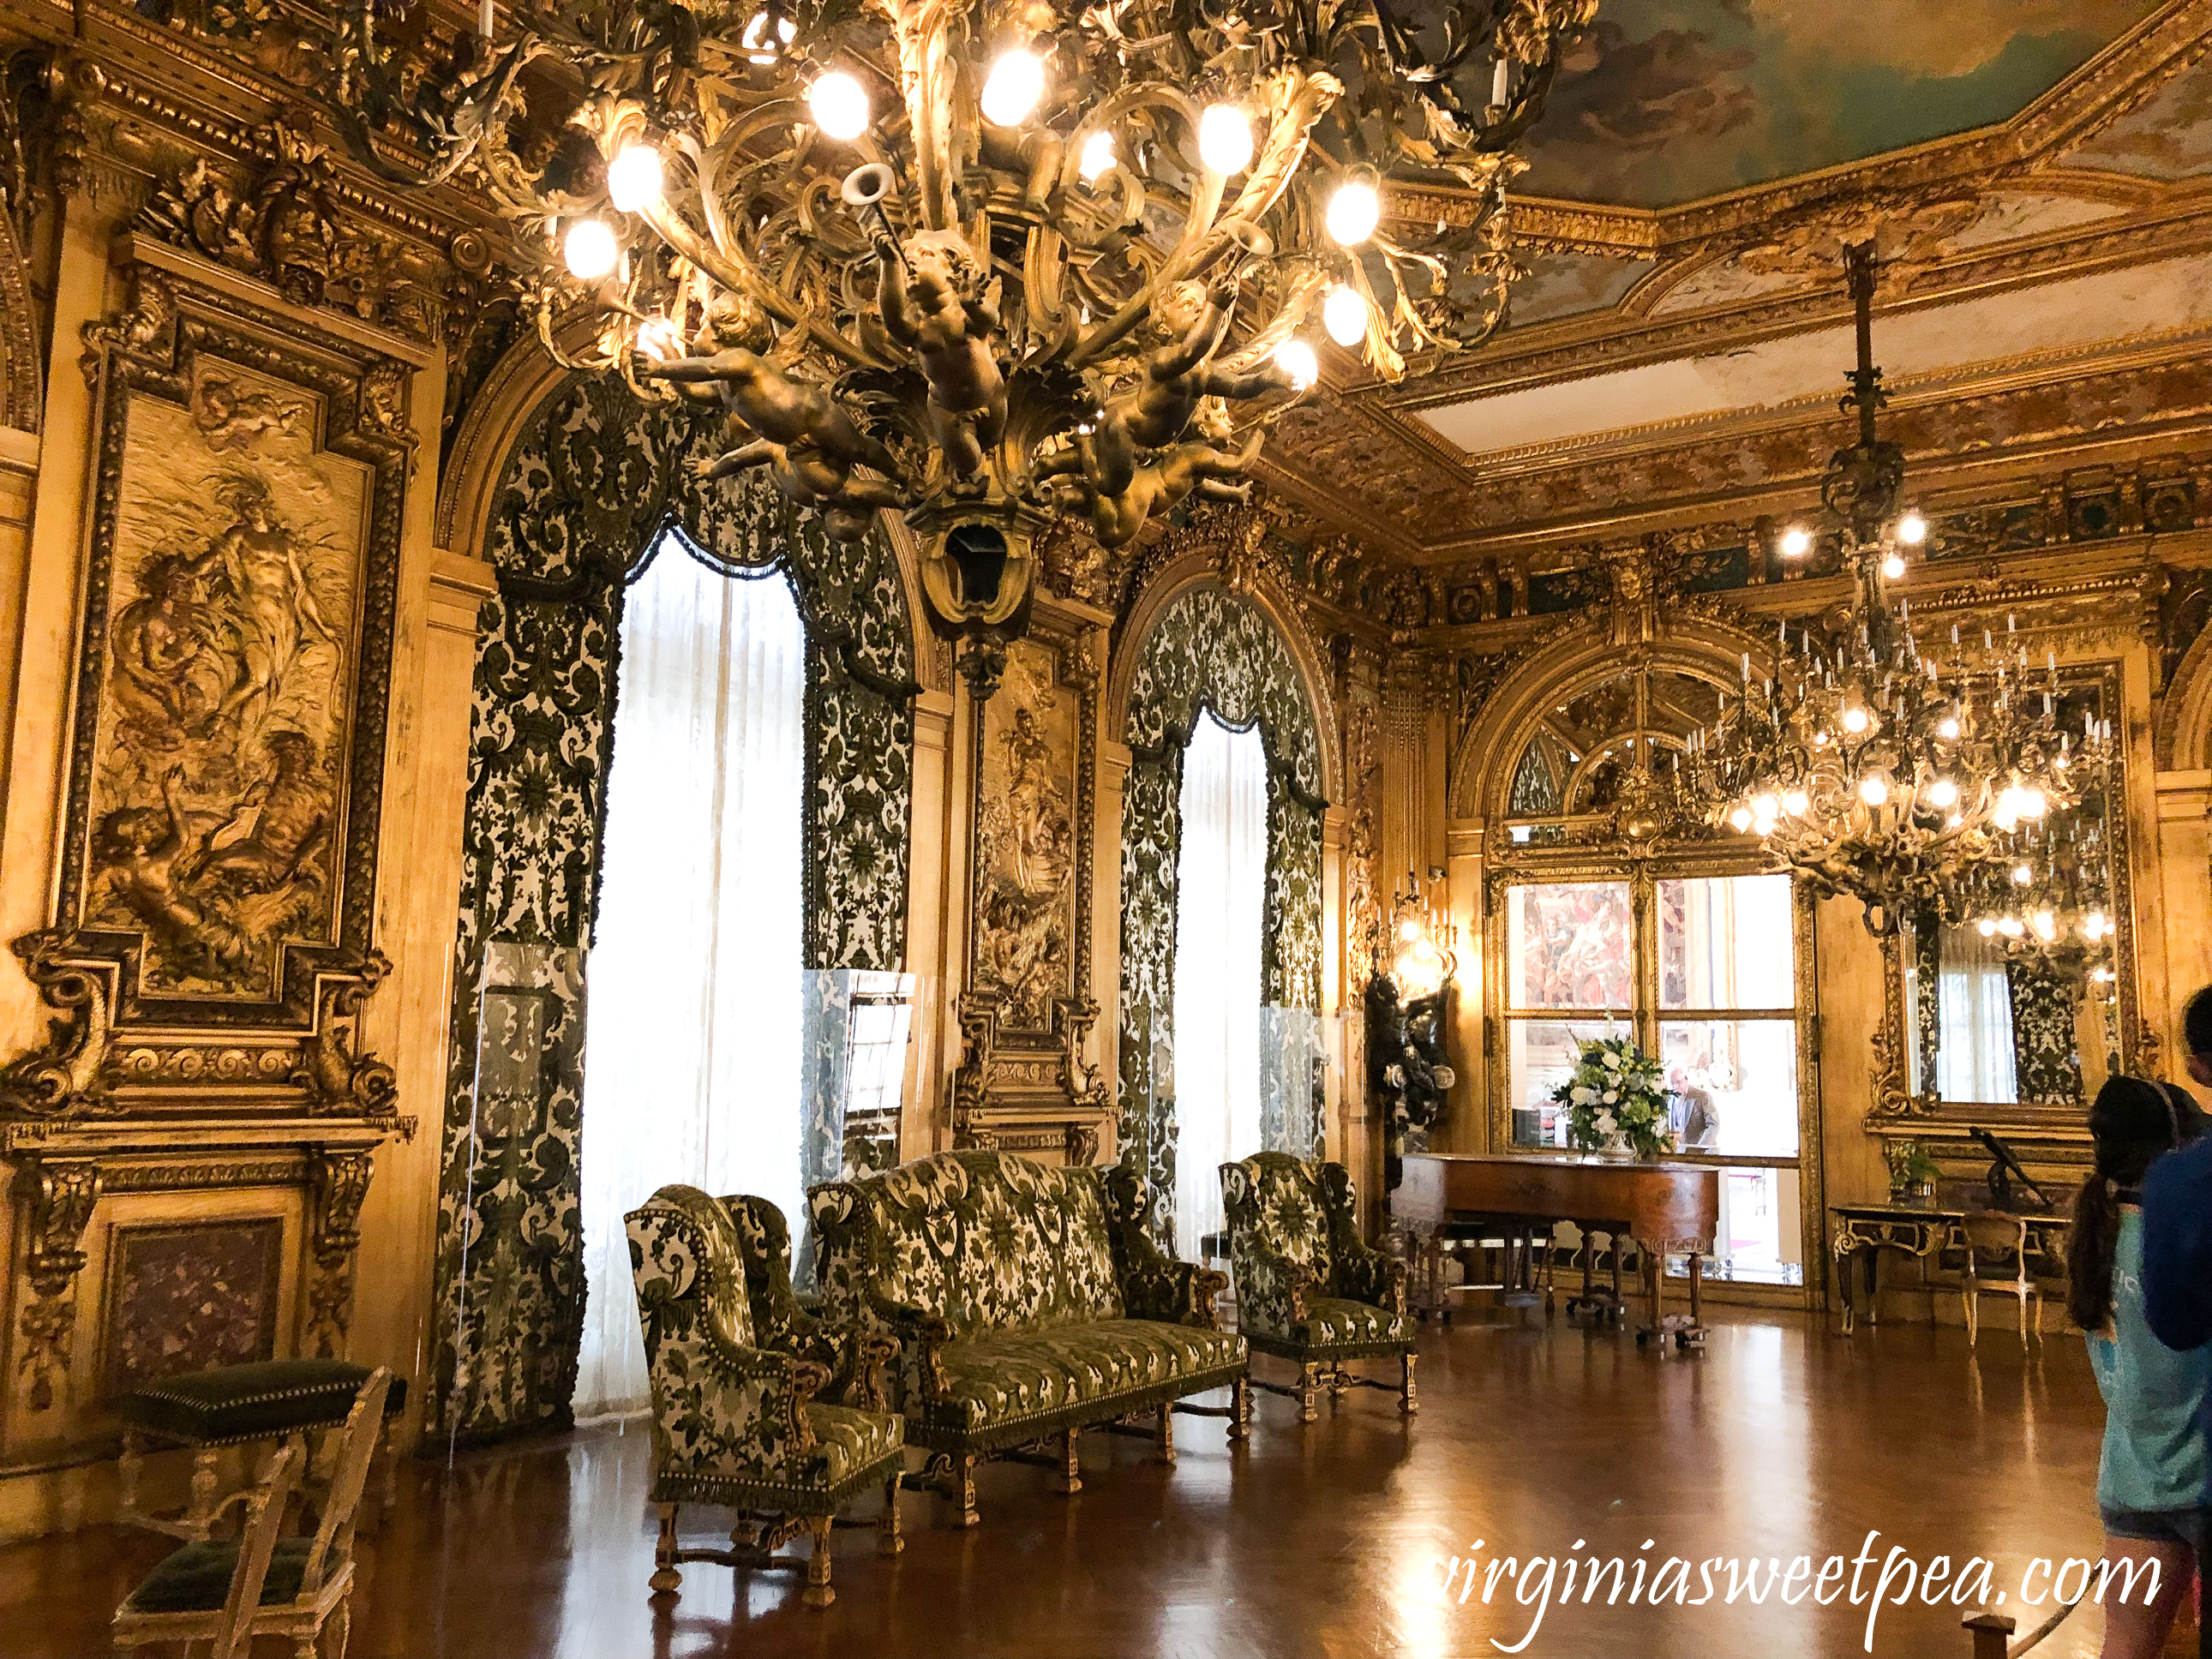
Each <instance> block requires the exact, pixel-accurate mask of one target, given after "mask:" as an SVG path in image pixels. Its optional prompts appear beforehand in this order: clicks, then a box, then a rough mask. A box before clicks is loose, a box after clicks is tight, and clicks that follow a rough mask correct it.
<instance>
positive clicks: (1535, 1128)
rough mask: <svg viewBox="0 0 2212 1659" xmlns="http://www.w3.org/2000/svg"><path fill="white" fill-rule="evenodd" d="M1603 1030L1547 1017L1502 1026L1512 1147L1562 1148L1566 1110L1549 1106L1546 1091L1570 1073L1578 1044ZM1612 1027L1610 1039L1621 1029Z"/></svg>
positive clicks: (1599, 1023) (1599, 1022) (1601, 1026)
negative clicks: (1511, 1121) (1510, 1111)
mask: <svg viewBox="0 0 2212 1659" xmlns="http://www.w3.org/2000/svg"><path fill="white" fill-rule="evenodd" d="M1606 1029H1607V1028H1606V1024H1605V1022H1604V1021H1603V1020H1591V1021H1588V1022H1583V1021H1577V1022H1576V1023H1575V1024H1571V1025H1570V1024H1559V1023H1557V1022H1555V1021H1553V1020H1548V1019H1509V1020H1507V1021H1506V1022H1505V1065H1506V1083H1505V1087H1506V1098H1507V1099H1508V1100H1509V1101H1510V1102H1511V1103H1512V1104H1513V1144H1514V1145H1515V1146H1565V1145H1566V1144H1567V1117H1566V1111H1565V1108H1563V1107H1560V1106H1558V1105H1555V1104H1554V1103H1553V1100H1552V1091H1553V1090H1554V1089H1556V1088H1558V1087H1559V1085H1561V1084H1562V1083H1565V1081H1566V1080H1567V1079H1568V1077H1569V1076H1570V1075H1571V1074H1572V1073H1573V1071H1574V1069H1575V1062H1576V1061H1577V1060H1579V1059H1580V1058H1581V1057H1582V1048H1581V1045H1582V1044H1583V1043H1585V1042H1595V1041H1596V1040H1597V1039H1598V1038H1599V1037H1601V1036H1605V1035H1606ZM1626 1030H1627V1028H1626V1026H1615V1027H1613V1032H1614V1034H1615V1035H1616V1036H1619V1035H1622V1034H1625V1033H1626Z"/></svg>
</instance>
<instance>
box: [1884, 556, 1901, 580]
mask: <svg viewBox="0 0 2212 1659" xmlns="http://www.w3.org/2000/svg"><path fill="white" fill-rule="evenodd" d="M1881 574H1883V575H1885V576H1887V577H1888V578H1889V580H1892V581H1895V580H1897V579H1898V578H1899V576H1902V575H1903V574H1905V556H1904V555H1903V554H1900V553H1893V554H1891V555H1890V556H1888V557H1887V558H1886V559H1884V560H1883V561H1882V562H1881Z"/></svg>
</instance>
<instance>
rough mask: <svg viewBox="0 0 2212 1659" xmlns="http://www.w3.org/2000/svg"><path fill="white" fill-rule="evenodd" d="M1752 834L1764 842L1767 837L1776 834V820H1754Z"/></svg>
mask: <svg viewBox="0 0 2212 1659" xmlns="http://www.w3.org/2000/svg"><path fill="white" fill-rule="evenodd" d="M1751 833H1752V834H1753V835H1754V836H1759V838H1760V839H1762V840H1764V839H1765V837H1766V836H1771V835H1772V834H1773V833H1774V820H1773V819H1772V818H1753V820H1752V821H1751Z"/></svg>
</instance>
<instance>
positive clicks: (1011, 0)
mask: <svg viewBox="0 0 2212 1659" xmlns="http://www.w3.org/2000/svg"><path fill="white" fill-rule="evenodd" d="M1595 10H1596V0H1449V3H1443V4H1438V5H1435V6H1431V7H1425V8H1421V9H1419V10H1417V11H1414V12H1412V13H1406V12H1401V10H1400V9H1398V8H1397V7H1395V6H1394V5H1393V4H1392V3H1391V0H1323V3H1320V4H1313V5H1307V4H1299V5H1289V4H1282V3H1279V0H1243V3H1232V4H1227V5H1218V4H1200V3H1197V0H1107V3H1104V4H1094V3H1088V0H1084V3H1078V0H866V3H859V4H848V3H829V0H765V3H764V4H763V3H757V0H740V3H738V5H736V6H734V7H732V6H729V5H726V4H723V3H720V0H716V3H708V0H688V3H683V0H679V3H667V0H613V3H603V0H545V3H542V4H540V3H521V4H516V5H513V6H511V7H510V6H505V5H499V6H495V4H494V0H482V10H481V14H480V15H479V18H478V28H477V35H476V36H475V37H473V38H471V37H467V36H463V37H460V38H459V39H450V40H449V39H445V38H442V37H441V36H439V35H438V34H437V33H436V32H435V29H432V28H429V27H426V26H427V23H428V18H427V14H426V12H425V11H424V10H423V9H420V8H417V9H415V11H414V13H413V15H409V10H408V9H407V8H406V7H404V6H401V7H398V8H395V7H392V6H391V5H389V4H387V3H386V0H341V3H340V4H339V6H338V7H337V22H336V24H335V26H334V28H335V33H336V40H335V42H334V46H335V52H334V59H335V61H336V62H337V64H338V68H337V71H336V73H335V75H334V77H333V79H332V81H331V84H329V85H328V86H326V87H325V88H324V95H325V101H326V103H327V104H328V105H329V106H330V107H331V112H332V114H333V117H334V118H335V119H336V120H337V123H338V125H339V126H340V129H341V131H342V132H343V135H344V137H345V138H346V141H347V143H348V146H349V149H350V150H351V151H352V153H353V154H354V155H356V157H357V158H358V159H359V160H360V161H362V162H363V164H364V165H367V166H368V167H372V168H373V169H374V170H375V171H376V172H377V173H379V174H380V176H382V177H385V178H386V179H394V180H396V181H398V182H402V183H411V184H432V183H441V182H444V181H447V180H449V179H450V180H454V181H456V182H459V183H461V184H465V185H467V184H473V185H477V186H478V187H480V188H481V189H482V190H483V191H484V192H486V193H487V194H488V195H489V197H490V198H491V200H492V201H493V202H494V204H495V205H496V206H497V207H498V209H499V210H500V211H501V213H502V214H503V215H504V216H506V217H507V220H508V221H509V222H511V224H512V226H513V257H514V258H515V259H516V260H517V261H518V262H519V264H520V265H521V266H522V267H523V268H525V269H529V270H532V272H533V275H532V280H533V282H534V283H535V284H536V286H537V288H538V295H539V316H540V320H541V324H542V325H543V326H542V329H541V331H542V332H543V334H544V337H545V339H546V342H547V343H548V345H549V347H550V348H553V349H555V350H556V355H562V361H563V362H569V363H570V364H571V366H577V367H593V368H601V369H605V370H608V371H611V372H615V373H619V374H623V376H624V377H625V378H627V379H629V380H630V382H631V384H632V385H633V386H635V387H637V388H638V389H639V390H640V392H641V394H642V395H645V396H647V397H657V398H667V397H670V396H682V397H687V398H695V399H697V400H700V401H702V402H707V403H709V404H712V405H713V406H714V410H716V412H718V413H726V415H727V416H729V420H728V423H727V424H728V443H727V447H726V453H724V454H723V455H722V457H721V458H720V460H719V461H716V462H714V463H713V465H712V469H711V471H712V474H713V476H714V477H727V476H732V475H734V474H736V473H738V472H740V471H744V470H746V469H749V468H753V467H761V468H764V469H766V471H767V472H768V474H769V476H770V477H772V478H773V479H774V480H775V483H776V484H777V485H778V486H779V487H780V488H781V489H782V490H783V492H784V493H785V494H786V495H787V496H789V497H790V498H791V499H793V501H796V502H798V503H799V505H800V506H801V507H803V508H805V509H806V510H808V511H810V512H811V513H814V514H816V515H817V516H818V518H819V519H820V520H821V522H822V523H823V526H824V528H825V529H826V530H827V531H828V532H829V533H830V534H832V535H834V536H839V537H844V538H857V537H859V536H861V535H864V534H866V532H867V530H868V528H869V526H870V525H871V524H872V522H873V520H874V517H875V514H876V513H877V511H878V509H879V508H883V507H896V508H899V509H901V510H902V511H903V512H904V513H906V515H907V519H908V523H909V524H911V525H912V526H914V527H915V529H916V531H917V532H919V533H921V535H922V536H923V538H924V539H925V544H926V551H927V556H928V558H929V560H930V562H931V564H932V566H933V577H932V580H930V582H929V583H928V586H929V591H930V594H931V599H932V604H933V609H934V610H936V611H937V612H938V613H939V621H940V622H941V623H944V624H945V625H947V626H948V627H951V628H955V629H960V630H962V631H965V632H968V633H969V634H970V635H981V634H983V633H985V632H987V631H994V635H993V636H994V637H1003V635H1005V634H1006V633H1008V632H1012V631H1015V630H1018V629H1019V627H1020V626H1021V625H1022V622H1023V613H1024V611H1025V609H1026V599H1027V592H1028V589H1027V581H1028V579H1029V568H1030V559H1029V547H1030V541H1031V539H1032V538H1033V537H1034V535H1035V533H1036V531H1037V530H1038V529H1039V528H1041V527H1042V525H1043V524H1044V523H1045V522H1046V521H1048V520H1049V519H1050V518H1051V517H1052V516H1053V515H1054V513H1062V512H1064V513H1069V514H1072V515H1073V516H1075V517H1077V518H1079V519H1080V520H1084V521H1085V522H1087V524H1088V525H1089V526H1090V528H1091V532H1093V534H1094V535H1095V536H1096V537H1097V539H1098V540H1099V541H1100V542H1101V543H1103V544H1105V545H1107V546H1109V547H1118V546H1121V545H1123V544H1127V543H1128V542H1129V541H1131V540H1132V539H1133V538H1134V537H1135V536H1136V535H1137V534H1138V533H1139V531H1140V530H1141V529H1142V528H1143V526H1145V524H1146V522H1147V521H1148V520H1152V519H1154V518H1157V517H1158V516H1160V515H1162V514H1163V513H1166V512H1167V511H1168V510H1170V508H1173V507H1176V506H1177V505H1178V504H1179V503H1182V502H1183V501H1206V500H1216V501H1218V500H1224V499H1242V497H1243V493H1244V492H1245V490H1246V489H1247V488H1248V487H1249V486H1247V485H1246V484H1245V483H1243V474H1244V471H1245V469H1246V468H1247V466H1248V465H1249V463H1250V462H1251V461H1252V460H1253V459H1254V458H1255V455H1256V454H1257V453H1258V450H1259V447H1260V443H1261V437H1262V436H1263V435H1264V429H1265V428H1266V427H1267V424H1268V423H1270V422H1272V421H1273V419H1275V418H1276V417H1277V416H1279V415H1280V414H1281V412H1282V410H1283V409H1284V408H1285V407H1286V406H1287V404H1288V403H1289V402H1290V401H1291V400H1292V399H1293V398H1296V397H1297V396H1298V395H1299V394H1301V393H1303V392H1304V390H1305V389H1306V388H1307V387H1309V386H1311V385H1312V383H1313V382H1314V380H1315V379H1316V375H1317V373H1318V367H1317V363H1316V356H1315V350H1314V338H1313V337H1311V332H1310V331H1309V330H1308V327H1307V325H1308V323H1309V320H1310V319H1312V318H1314V317H1315V316H1316V314H1317V315H1318V318H1319V320H1320V322H1321V324H1322V329H1323V330H1325V331H1326V332H1327V334H1328V337H1330V338H1332V339H1334V341H1336V342H1337V343H1339V344H1340V345H1343V346H1345V347H1346V348H1357V349H1358V350H1359V351H1360V352H1361V354H1362V355H1363V356H1364V359H1365V361H1366V362H1367V364H1368V365H1369V367H1370V368H1371V369H1372V370H1373V371H1374V372H1376V374H1380V375H1382V376H1383V377H1385V378H1394V379H1395V378H1396V377H1397V376H1398V375H1400V374H1402V373H1403V372H1404V370H1405V368H1406V366H1407V355H1408V354H1409V353H1419V354H1426V355H1431V356H1432V355H1433V354H1436V353H1439V352H1449V351H1451V350H1455V349H1460V348H1462V347H1463V346H1466V345H1468V344H1471V343H1475V342H1477V341H1480V340H1481V339H1483V338H1485V337H1487V336H1488V335H1489V333H1490V332H1491V331H1493V330H1494V329H1495V328H1496V327H1497V326H1498V323H1499V322H1500V320H1501V319H1502V318H1503V315H1504V302H1505V291H1506V283H1507V281H1508V279H1509V278H1510V276H1513V275H1515V274H1516V267H1515V266H1514V264H1513V263H1512V261H1511V259H1510V257H1509V256H1508V254H1507V252H1506V247H1505V240H1504V218H1503V209H1504V204H1505V196H1504V189H1505V185H1506V182H1507V180H1508V179H1510V177H1512V176H1513V174H1514V173H1516V172H1517V171H1518V170H1519V168H1520V167H1521V165H1522V164H1521V162H1520V161H1519V160H1518V159H1517V158H1516V156H1514V155H1512V154H1511V149H1512V146H1513V145H1514V144H1515V143H1516V142H1517V141H1518V140H1519V138H1520V137H1522V134H1523V133H1524V132H1525V131H1527V129H1528V126H1529V125H1530V124H1531V123H1532V122H1533V121H1534V119H1535V118H1536V117H1537V115H1538V114H1539V112H1541V109H1542V107H1543V105H1544V100H1545V97H1546V94H1547V91H1548V90H1549V88H1550V87H1551V84H1552V81H1553V75H1554V73H1555V71H1556V70H1557V68H1558V65H1559V60H1560V58H1561V55H1562V54H1563V52H1565V50H1566V49H1567V48H1568V47H1569V46H1571V45H1573V44H1574V43H1575V42H1576V41H1577V40H1578V39H1579V38H1580V37H1581V35H1582V34H1583V32H1584V30H1585V29H1586V27H1588V25H1589V22H1590V21H1591V19H1592V17H1593V16H1594V15H1595ZM410 153H411V155H412V157H413V158H414V159H413V160H412V161H410V162H409V163H407V164H403V163H402V162H401V161H400V159H399V158H400V157H402V156H403V155H410ZM1386 180H1389V181H1390V182H1392V183H1393V184H1396V185H1413V186H1419V185H1435V186H1441V187H1443V189H1442V190H1441V191H1439V192H1438V193H1436V194H1433V195H1430V196H1426V197H1422V198H1420V199H1419V202H1415V201H1413V199H1412V198H1407V200H1406V201H1404V202H1402V203H1394V202H1393V201H1390V200H1389V199H1386V197H1385V196H1384V193H1383V191H1384V185H1385V181H1386ZM1431 219H1432V220H1433V228H1431ZM578 301H582V302H584V303H586V305H587V306H588V307H590V308H592V311H593V312H594V313H595V314H596V316H597V317H598V319H599V321H600V324H601V327H600V328H599V331H598V334H597V337H596V338H595V339H594V340H593V341H592V343H591V344H590V345H589V346H588V347H586V348H585V349H581V350H580V352H576V353H571V354H568V355H563V354H562V353H561V351H560V349H559V346H558V344H557V342H558V341H559V340H560V339H561V338H562V333H563V331H562V330H561V329H559V328H556V322H557V321H558V320H559V319H560V318H561V316H562V313H565V312H566V311H568V308H569V307H572V306H574V304H575V303H576V302H578ZM1233 410H1243V411H1244V412H1243V414H1242V415H1241V416H1240V415H1238V414H1237V413H1233V412H1232V411H1233ZM963 532H964V533H963Z"/></svg>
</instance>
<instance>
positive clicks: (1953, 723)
mask: <svg viewBox="0 0 2212 1659" xmlns="http://www.w3.org/2000/svg"><path fill="white" fill-rule="evenodd" d="M1958 735H1959V717H1958V716H1957V715H1956V714H1946V715H1944V716H1943V718H1942V720H1938V721H1936V736H1937V737H1939V738H1942V739H1944V741H1946V742H1947V743H1948V742H1951V741H1953V740H1954V739H1956V738H1957V737H1958Z"/></svg>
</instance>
